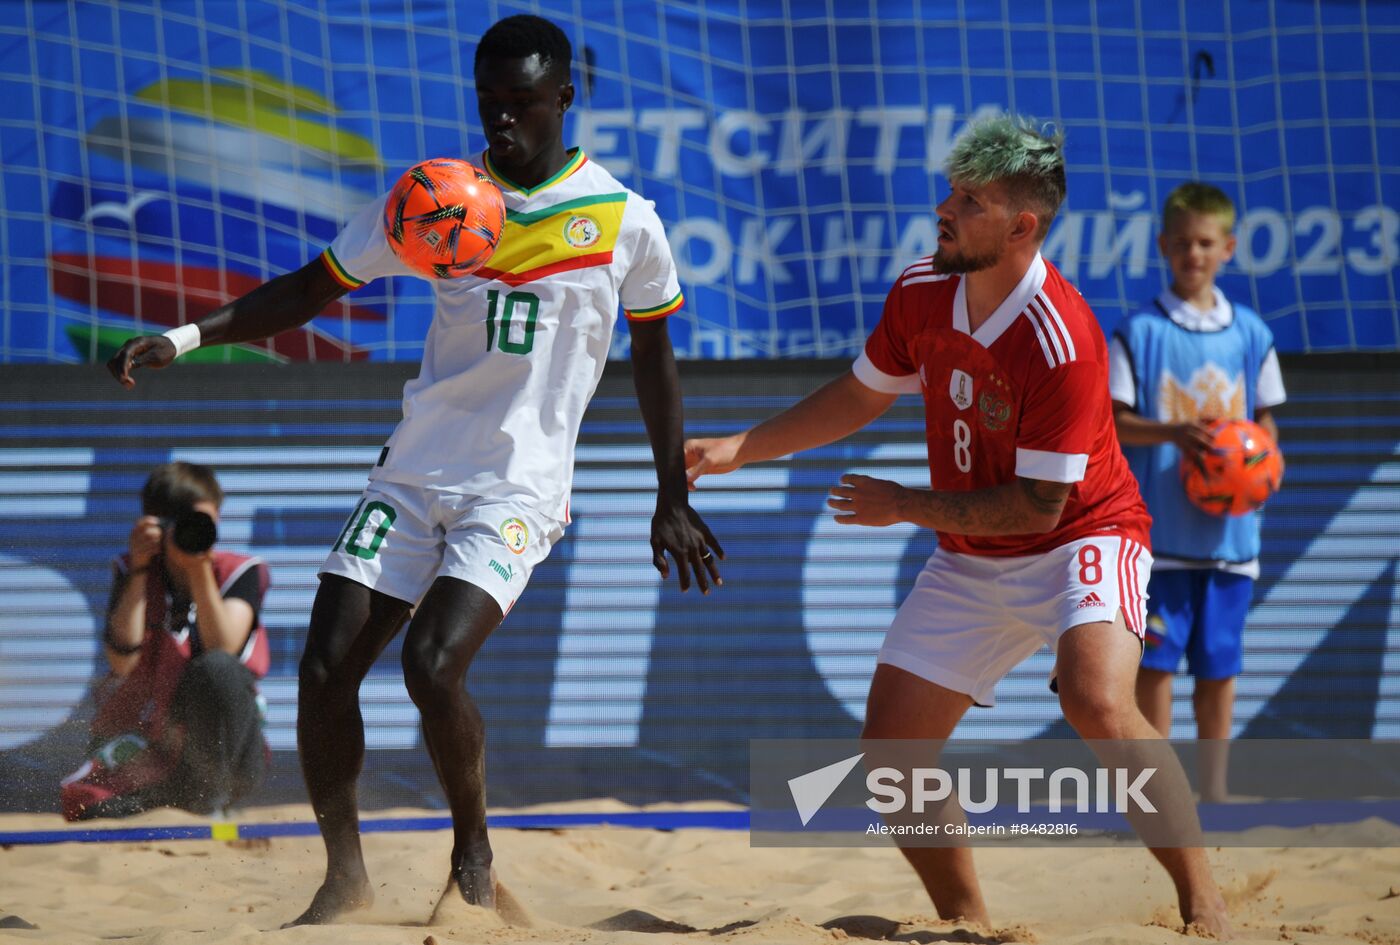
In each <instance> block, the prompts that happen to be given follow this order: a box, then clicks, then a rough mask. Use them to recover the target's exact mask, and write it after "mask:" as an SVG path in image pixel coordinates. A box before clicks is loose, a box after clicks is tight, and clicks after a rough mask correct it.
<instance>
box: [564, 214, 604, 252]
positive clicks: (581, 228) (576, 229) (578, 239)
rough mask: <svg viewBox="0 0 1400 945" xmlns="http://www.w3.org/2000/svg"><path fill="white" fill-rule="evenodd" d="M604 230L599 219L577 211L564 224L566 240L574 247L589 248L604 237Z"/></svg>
mask: <svg viewBox="0 0 1400 945" xmlns="http://www.w3.org/2000/svg"><path fill="white" fill-rule="evenodd" d="M602 236H603V230H602V228H601V227H600V226H598V221H597V220H595V219H593V218H592V217H590V216H584V215H583V214H581V213H576V214H574V215H573V216H571V217H569V219H568V222H567V223H565V224H564V242H566V243H568V244H569V245H570V246H572V247H573V248H574V249H587V248H588V247H590V246H592V245H593V244H594V243H596V242H598V240H600V239H602Z"/></svg>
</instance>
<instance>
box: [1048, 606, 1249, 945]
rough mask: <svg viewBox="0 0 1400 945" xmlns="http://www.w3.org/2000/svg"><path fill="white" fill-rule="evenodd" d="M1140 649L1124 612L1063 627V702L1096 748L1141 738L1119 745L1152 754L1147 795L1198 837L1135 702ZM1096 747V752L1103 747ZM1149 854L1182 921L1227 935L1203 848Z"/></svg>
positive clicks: (1179, 775) (1186, 788)
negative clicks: (1162, 871) (1171, 887)
mask: <svg viewBox="0 0 1400 945" xmlns="http://www.w3.org/2000/svg"><path fill="white" fill-rule="evenodd" d="M1139 652H1140V645H1139V643H1138V640H1137V637H1135V636H1134V635H1132V634H1131V633H1129V632H1128V630H1127V628H1126V626H1125V625H1124V623H1123V617H1122V615H1121V614H1119V615H1118V616H1117V618H1116V619H1115V620H1114V621H1113V622H1112V623H1090V624H1084V625H1082V626H1078V627H1075V628H1074V629H1072V630H1069V631H1068V632H1066V633H1065V634H1064V635H1063V636H1062V637H1061V638H1060V643H1059V648H1058V651H1057V666H1058V668H1059V687H1060V706H1061V708H1062V709H1063V710H1064V713H1065V718H1066V719H1067V720H1068V721H1069V723H1070V725H1072V726H1074V730H1075V731H1076V732H1078V733H1079V736H1080V737H1081V738H1083V739H1085V740H1086V741H1089V742H1090V744H1091V746H1092V745H1093V742H1094V741H1095V740H1104V741H1107V740H1112V741H1114V742H1117V743H1137V744H1136V745H1127V746H1123V745H1120V746H1119V747H1120V748H1128V749H1130V750H1136V749H1141V751H1143V752H1148V753H1150V754H1151V755H1152V759H1153V765H1154V766H1155V767H1157V769H1158V771H1157V774H1156V776H1155V777H1153V778H1152V780H1151V781H1150V782H1149V784H1148V787H1147V788H1145V789H1144V793H1145V794H1146V795H1147V796H1148V799H1149V800H1150V801H1151V802H1152V803H1153V804H1154V805H1155V806H1156V807H1157V809H1158V811H1160V814H1161V815H1160V818H1159V822H1163V823H1168V824H1171V825H1173V826H1172V827H1171V833H1173V834H1174V835H1176V836H1196V837H1199V835H1200V820H1199V819H1198V818H1197V816H1196V810H1195V808H1194V806H1192V804H1191V800H1190V798H1191V787H1190V784H1189V783H1188V782H1187V780H1186V773H1185V772H1184V771H1183V770H1182V768H1181V764H1180V763H1179V762H1178V761H1177V759H1176V755H1175V754H1174V753H1173V752H1172V751H1171V750H1170V748H1169V747H1168V746H1167V745H1166V744H1165V743H1164V742H1163V741H1162V736H1161V735H1160V733H1158V731H1157V730H1156V729H1155V728H1153V726H1152V724H1151V723H1150V722H1148V721H1147V719H1146V717H1144V716H1143V714H1142V712H1141V711H1139V710H1138V707H1137V703H1136V702H1135V701H1134V700H1133V692H1134V688H1135V683H1134V680H1135V679H1136V677H1137V674H1138V670H1137V664H1138V657H1139ZM1153 742H1156V743H1157V744H1155V745H1154V744H1151V743H1153ZM1094 747H1095V750H1096V751H1098V750H1100V749H1101V748H1102V747H1103V746H1094ZM1130 819H1131V818H1130ZM1135 826H1137V824H1135ZM1139 830H1141V827H1139ZM1152 855H1153V856H1155V857H1156V858H1157V861H1158V862H1159V863H1161V864H1162V866H1163V867H1165V868H1166V870H1167V873H1168V874H1169V875H1170V876H1171V878H1172V882H1173V884H1175V886H1176V893H1177V902H1178V904H1179V905H1180V907H1181V918H1182V920H1183V921H1184V922H1185V923H1186V924H1187V925H1192V924H1195V925H1198V926H1200V927H1202V928H1204V929H1206V930H1207V931H1209V932H1211V933H1213V934H1215V935H1216V936H1218V937H1220V938H1229V937H1230V935H1231V929H1230V919H1229V916H1228V915H1227V914H1226V910H1225V900H1224V898H1223V897H1222V896H1221V895H1220V889H1219V887H1217V886H1216V884H1215V878H1214V877H1213V876H1212V875H1211V870H1210V863H1209V862H1208V861H1207V860H1206V855H1205V851H1204V850H1202V849H1201V848H1200V847H1199V846H1156V847H1152Z"/></svg>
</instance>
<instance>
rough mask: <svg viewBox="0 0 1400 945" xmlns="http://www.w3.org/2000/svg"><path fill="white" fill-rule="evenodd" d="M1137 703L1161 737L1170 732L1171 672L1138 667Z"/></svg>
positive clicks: (1169, 735) (1167, 735) (1165, 736)
mask: <svg viewBox="0 0 1400 945" xmlns="http://www.w3.org/2000/svg"><path fill="white" fill-rule="evenodd" d="M1137 704H1138V708H1139V709H1141V710H1142V714H1143V715H1144V716H1146V717H1147V721H1148V722H1150V723H1151V725H1152V727H1153V728H1155V729H1156V730H1157V733H1158V734H1159V735H1161V736H1162V737H1163V738H1170V737H1171V734H1172V674H1171V673H1164V672H1162V671H1161V670H1159V669H1139V670H1138V674H1137Z"/></svg>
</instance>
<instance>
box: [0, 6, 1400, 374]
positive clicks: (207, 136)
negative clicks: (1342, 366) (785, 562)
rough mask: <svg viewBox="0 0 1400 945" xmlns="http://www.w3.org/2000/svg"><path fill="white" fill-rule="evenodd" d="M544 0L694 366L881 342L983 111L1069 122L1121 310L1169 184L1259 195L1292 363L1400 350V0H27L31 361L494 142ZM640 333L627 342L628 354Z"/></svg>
mask: <svg viewBox="0 0 1400 945" xmlns="http://www.w3.org/2000/svg"><path fill="white" fill-rule="evenodd" d="M526 10H528V11H532V12H542V13H544V14H545V15H547V16H550V17H552V18H553V19H554V20H556V21H557V22H559V23H560V24H561V25H562V26H563V28H564V29H565V31H566V32H567V33H568V34H569V36H570V37H571V39H572V41H573V42H574V45H575V50H576V56H575V70H574V71H575V82H576V85H577V86H578V90H579V95H578V101H577V107H576V108H575V109H574V111H573V112H572V113H571V116H572V117H571V119H570V123H569V126H568V129H567V133H568V137H569V139H570V141H571V142H573V143H576V144H578V145H580V146H582V147H583V148H584V149H585V150H586V151H587V153H589V154H590V155H591V156H592V157H593V158H594V159H595V160H598V161H600V162H601V163H603V164H604V165H605V166H607V167H608V168H609V169H610V170H612V171H613V172H614V173H616V174H618V175H619V176H620V177H621V178H622V179H623V180H624V181H625V182H626V183H628V184H629V186H631V187H633V188H635V189H637V190H638V191H640V192H641V193H643V194H644V195H645V196H647V197H648V198H650V199H652V200H654V201H656V203H657V206H658V209H659V211H660V213H661V216H662V218H663V220H664V221H665V222H666V224H667V226H668V230H669V232H670V236H671V240H672V244H673V246H674V248H675V251H676V254H677V257H678V259H679V262H680V265H681V271H682V283H683V287H684V289H685V292H686V296H687V298H688V300H689V304H688V306H687V308H686V309H685V310H684V312H683V313H681V314H679V315H678V316H676V317H673V318H672V332H673V336H674V339H675V342H676V346H677V349H678V351H679V353H680V354H681V356H682V357H688V358H720V359H729V358H734V359H737V358H772V357H812V356H827V357H846V356H850V355H852V354H854V353H855V352H856V351H857V350H858V349H859V346H860V345H861V343H862V342H863V340H864V338H865V337H866V335H867V334H868V333H869V331H870V330H871V329H872V327H873V326H874V324H875V322H876V321H877V320H878V318H879V313H880V309H881V304H882V302H883V299H884V294H885V291H886V290H887V288H888V286H889V284H890V282H891V281H892V279H893V278H894V277H895V276H896V275H897V274H898V273H899V271H900V270H901V269H902V268H903V267H904V266H905V265H906V264H907V263H909V262H910V261H912V260H913V259H916V258H918V257H919V256H921V255H924V254H926V253H928V252H930V251H932V249H933V247H934V239H935V226H934V219H933V216H932V212H931V208H932V207H933V205H934V204H935V203H936V202H937V200H938V197H939V194H940V192H941V191H942V189H943V188H944V187H945V186H946V183H945V182H944V181H942V180H941V178H940V176H939V173H938V171H939V168H940V166H941V164H942V161H943V159H944V157H945V156H946V154H947V153H948V149H949V147H950V146H951V144H952V142H953V140H954V139H955V137H956V135H957V134H958V132H959V131H960V130H961V129H962V128H963V127H964V126H965V125H966V123H967V122H968V121H969V120H971V119H973V118H976V117H977V116H980V115H984V114H988V113H993V112H997V111H1002V110H1013V111H1016V112H1019V113H1022V114H1027V115H1033V116H1036V117H1038V118H1040V119H1043V120H1045V121H1048V122H1053V123H1055V124H1056V125H1057V126H1058V127H1059V128H1061V129H1062V130H1063V131H1064V132H1065V133H1066V135H1067V155H1068V161H1069V198H1068V201H1067V203H1066V206H1065V208H1064V210H1063V212H1062V213H1061V215H1060V217H1059V219H1058V221H1057V222H1056V224H1055V227H1054V228H1053V229H1052V231H1051V233H1050V235H1049V238H1048V241H1047V244H1046V250H1045V251H1046V254H1047V256H1048V257H1049V258H1051V259H1052V260H1053V261H1054V262H1056V263H1057V264H1058V265H1059V266H1060V268H1061V269H1062V270H1063V271H1064V272H1065V274H1066V275H1067V276H1068V277H1069V278H1070V279H1071V280H1072V281H1074V282H1075V283H1076V284H1077V285H1078V286H1079V287H1080V289H1081V290H1082V291H1083V293H1084V295H1085V296H1086V298H1088V300H1089V301H1090V302H1091V304H1092V305H1093V306H1094V308H1095V311H1096V312H1097V313H1098V315H1099V317H1100V319H1101V321H1102V322H1103V324H1104V327H1105V329H1109V330H1111V329H1112V327H1113V325H1114V324H1116V322H1117V321H1118V320H1119V319H1120V318H1121V317H1123V316H1124V315H1125V314H1127V313H1129V312H1130V311H1132V310H1134V309H1135V308H1136V307H1137V306H1139V305H1141V304H1142V303H1143V302H1144V301H1145V300H1147V299H1149V298H1150V297H1151V296H1152V295H1154V294H1155V293H1157V292H1158V291H1159V290H1160V289H1161V288H1162V287H1163V286H1164V284H1165V282H1164V279H1165V275H1164V270H1163V267H1162V264H1161V262H1160V260H1159V258H1158V253H1157V251H1156V246H1155V237H1156V221H1157V215H1158V213H1159V209H1160V206H1161V203H1162V201H1163V199H1164V197H1165V196H1166V194H1167V193H1168V191H1169V190H1170V189H1171V188H1172V187H1174V186H1175V185H1177V184H1179V183H1181V182H1183V181H1186V180H1190V179H1202V180H1206V181H1210V182H1212V183H1215V184H1217V185H1219V186H1221V187H1222V188H1223V189H1224V190H1225V191H1226V192H1227V193H1229V194H1230V195H1231V196H1232V197H1233V198H1234V200H1235V201H1236V203H1237V205H1238V208H1239V211H1240V213H1239V225H1238V235H1239V249H1238V251H1237V253H1236V256H1235V260H1234V261H1233V262H1232V263H1231V264H1230V265H1229V267H1228V268H1227V270H1226V272H1225V274H1224V276H1223V279H1222V285H1223V288H1224V289H1225V291H1226V292H1227V293H1228V294H1229V295H1230V296H1231V297H1232V298H1234V299H1236V300H1238V301H1240V302H1243V303H1244V304H1248V305H1250V306H1252V307H1254V308H1256V309H1258V310H1259V311H1260V312H1261V313H1262V314H1263V315H1264V316H1265V318H1266V319H1267V320H1268V322H1269V325H1270V327H1271V328H1272V329H1273V331H1274V334H1275V336H1276V338H1277V341H1278V346H1279V348H1280V350H1282V351H1285V352H1311V351H1337V350H1348V351H1349V350H1361V349H1387V350H1394V349H1395V348H1397V347H1398V346H1400V325H1398V324H1397V320H1398V319H1400V315H1397V309H1400V305H1397V293H1396V279H1395V266H1396V263H1397V260H1400V246H1398V245H1397V244H1398V243H1400V215H1397V212H1396V208H1397V207H1398V206H1400V171H1397V169H1396V164H1395V162H1394V161H1392V160H1390V159H1389V157H1388V156H1389V155H1393V154H1395V153H1397V152H1400V121H1397V118H1400V112H1398V111H1397V109H1400V105H1397V103H1398V102H1400V78H1397V77H1396V75H1395V73H1394V72H1393V71H1385V70H1386V69H1387V68H1388V66H1387V65H1386V64H1387V63H1388V62H1389V58H1388V56H1389V53H1390V51H1391V48H1392V47H1393V45H1394V43H1395V41H1396V39H1397V37H1400V7H1397V6H1396V5H1394V4H1376V3H1372V4H1345V3H1342V4H1302V3H1269V4H1261V3H1257V2H1248V0H1232V2H1225V3H1220V4H1154V3H1149V2H1145V0H1138V2H1133V3H1116V4H1094V3H1091V2H1088V0H1084V2H1060V3H1055V4H1004V3H1002V2H999V0H998V2H992V0H968V2H965V3H961V4H958V5H957V6H956V8H954V7H953V6H951V5H949V4H945V3H936V2H932V0H928V2H921V0H865V2H856V3H845V4H840V5H839V11H840V12H831V8H827V7H825V6H824V7H823V9H822V10H821V11H818V12H809V11H808V8H807V7H806V5H803V4H791V3H784V2H779V0H744V2H740V0H709V2H707V3H705V4H703V5H699V6H681V5H658V4H655V3H652V2H619V3H609V4H606V5H602V6H601V7H600V8H599V9H597V10H594V9H592V8H591V6H590V5H587V4H585V5H583V6H582V7H580V5H578V4H576V3H572V2H564V0H553V2H540V3H506V2H493V3H485V4H480V3H472V4H467V3H453V4H450V5H444V6H436V5H433V6H431V7H426V8H425V7H422V6H421V5H420V6H412V5H405V4H404V3H403V2H402V0H392V2H389V0H371V2H361V0H354V2H350V0H328V2H316V3H311V2H299V0H286V2H277V3H273V2H266V0H250V2H246V3H239V4H217V3H215V4H199V5H194V6H187V5H182V4H175V5H171V4H157V3H154V2H150V0H145V2H139V0H138V2H129V3H123V4H120V5H108V4H101V3H95V2H73V3H68V4H5V5H4V6H3V7H0V166H3V171H0V187H3V190H2V191H0V194H2V195H3V199H2V200H0V218H2V219H3V226H0V240H3V242H0V280H2V281H3V294H0V310H3V315H4V318H3V325H2V326H0V331H3V337H0V357H3V359H4V360H6V361H10V362H16V361H75V360H76V361H90V360H101V359H102V358H104V357H105V356H106V355H107V354H108V353H109V352H110V351H111V350H112V349H113V347H114V346H115V345H116V344H117V343H119V341H120V340H121V339H122V338H124V337H125V336H126V335H128V334H130V333H131V332H132V331H134V330H136V329H138V328H140V329H142V330H150V329H156V330H160V329H163V328H164V327H168V326H170V325H173V324H178V323H180V322H182V321H186V320H192V319H194V318H197V317H199V316H200V315H202V314H204V313H205V312H207V311H209V310H210V309H211V308H213V307H214V306H216V305H218V304H219V303H221V302H222V301H225V300H227V299H229V298H232V297H234V296H237V295H239V294H241V293H243V292H246V291H248V289H250V288H251V287H253V286H255V285H257V284H258V283H259V282H260V281H262V280H264V279H266V278H268V277H270V276H273V275H276V274H279V273H282V272H285V271H288V270H290V269H294V268H296V267H298V266H300V265H302V264H304V263H305V262H306V261H307V260H308V259H310V258H312V257H313V256H314V255H315V254H316V253H318V252H319V251H320V250H321V249H322V248H323V247H324V245H325V244H326V243H327V242H329V240H330V239H331V238H332V237H333V235H334V234H335V232H336V230H337V228H338V227H339V226H340V225H341V224H342V223H343V222H344V221H345V220H346V219H347V218H348V216H349V215H350V214H351V213H352V212H353V211H354V210H355V209H356V208H357V207H358V206H360V205H362V204H363V203H365V202H366V201H369V200H372V199H374V198H375V196H376V195H377V194H379V193H382V192H383V191H384V190H387V188H388V186H389V185H390V184H391V182H392V181H393V180H394V179H395V178H396V177H397V175H398V174H399V173H401V172H402V170H403V169H405V168H407V167H408V166H409V165H411V164H414V163H416V162H417V161H419V160H421V159H423V158H426V157H432V156H443V155H452V156H456V155H468V156H469V155H471V154H474V153H477V152H479V150H480V148H481V146H482V143H483V142H482V139H481V135H480V131H479V122H478V119H477V117H476V114H475V101H474V95H473V91H472V69H471V63H472V54H473V51H474V48H475V43H476V40H477V38H478V37H479V36H480V34H481V32H482V30H483V29H484V28H485V27H486V26H487V25H489V23H490V22H492V21H494V19H496V18H497V17H498V16H501V15H506V14H509V13H515V12H521V11H526ZM430 317H431V295H430V289H429V287H428V286H427V285H426V284H424V283H422V282H419V281H416V280H408V279H401V280H396V281H395V282H394V284H374V285H371V286H369V287H367V288H365V289H363V290H361V291H359V292H356V293H354V294H353V295H351V296H349V297H347V299H346V300H345V302H344V303H343V304H338V305H336V306H334V307H333V308H332V309H330V310H328V311H327V312H326V313H325V314H324V315H322V316H321V317H320V318H318V319H317V320H316V321H315V322H314V323H313V325H312V326H311V327H310V328H308V329H306V330H304V331H300V332H294V333H288V334H287V335H284V336H281V337H279V338H278V339H276V340H275V341H274V342H272V343H270V344H269V345H264V346H251V347H247V348H240V349H234V350H222V351H215V352H210V353H202V354H203V355H204V356H206V357H216V358H220V359H224V360H243V361H256V360H294V361H297V360H362V359H369V360H410V361H411V360H416V359H417V358H418V357H419V356H420V354H421V351H422V341H423V337H424V334H425V332H426V326H427V323H428V320H429V319H430ZM625 348H626V336H625V330H624V331H623V332H622V333H620V334H619V337H618V340H617V345H616V346H615V352H614V353H615V354H616V355H619V356H620V355H622V354H624V353H625Z"/></svg>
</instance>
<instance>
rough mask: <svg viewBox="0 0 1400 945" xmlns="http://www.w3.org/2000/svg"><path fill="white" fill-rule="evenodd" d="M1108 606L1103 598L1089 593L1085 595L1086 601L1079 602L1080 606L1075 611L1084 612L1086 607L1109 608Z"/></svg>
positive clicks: (1091, 592)
mask: <svg viewBox="0 0 1400 945" xmlns="http://www.w3.org/2000/svg"><path fill="white" fill-rule="evenodd" d="M1107 606H1108V605H1107V604H1105V603H1104V602H1103V598H1101V597H1099V595H1097V594H1095V593H1094V592H1093V591H1090V592H1089V593H1087V594H1085V595H1084V599H1083V600H1081V601H1080V602H1079V604H1078V605H1077V606H1076V607H1075V608H1074V609H1075V610H1083V609H1084V608H1085V607H1107Z"/></svg>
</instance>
